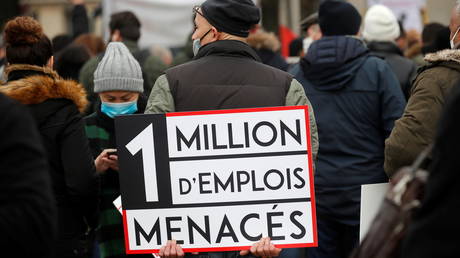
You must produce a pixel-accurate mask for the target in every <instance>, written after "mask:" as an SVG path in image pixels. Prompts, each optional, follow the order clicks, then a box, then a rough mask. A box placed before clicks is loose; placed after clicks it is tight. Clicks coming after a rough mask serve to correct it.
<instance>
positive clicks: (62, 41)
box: [51, 34, 72, 53]
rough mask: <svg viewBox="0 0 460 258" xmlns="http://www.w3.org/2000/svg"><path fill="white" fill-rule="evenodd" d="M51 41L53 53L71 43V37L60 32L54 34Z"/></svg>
mask: <svg viewBox="0 0 460 258" xmlns="http://www.w3.org/2000/svg"><path fill="white" fill-rule="evenodd" d="M51 43H52V45H53V53H59V51H61V50H63V49H64V48H66V47H67V46H69V45H70V44H72V37H71V36H69V35H67V34H60V35H57V36H55V37H54V38H53V39H52V40H51Z"/></svg>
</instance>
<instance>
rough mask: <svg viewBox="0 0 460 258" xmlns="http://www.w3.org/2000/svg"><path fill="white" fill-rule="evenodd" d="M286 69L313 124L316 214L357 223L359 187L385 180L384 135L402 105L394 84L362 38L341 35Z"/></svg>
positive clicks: (314, 46)
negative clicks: (315, 135)
mask: <svg viewBox="0 0 460 258" xmlns="http://www.w3.org/2000/svg"><path fill="white" fill-rule="evenodd" d="M291 73H292V74H293V75H294V76H295V78H296V79H297V80H298V81H299V82H300V83H302V85H303V87H304V89H305V93H306V94H307V96H308V98H309V100H310V102H311V103H312V105H313V109H314V110H315V116H316V123H317V126H318V136H319V140H320V146H319V152H318V159H317V162H316V173H315V192H316V204H317V213H318V215H319V216H322V217H327V218H329V219H333V220H336V221H339V222H341V223H346V224H349V225H358V224H359V207H360V199H361V198H360V197H361V194H360V189H361V185H362V184H372V183H382V182H385V181H387V180H388V178H387V176H386V175H385V173H384V170H383V162H384V156H383V153H384V146H385V138H387V137H388V136H389V135H390V132H391V130H392V128H393V125H394V121H395V120H396V119H398V118H399V117H401V115H402V113H403V111H404V106H405V99H404V95H403V93H402V91H401V87H400V86H399V82H398V80H397V79H396V77H395V75H394V74H393V72H392V71H391V70H390V67H389V66H388V65H387V64H386V63H385V61H383V60H381V59H379V58H377V57H374V56H371V55H369V50H368V49H367V48H366V47H365V45H364V43H363V42H362V41H360V40H359V39H356V38H352V37H345V36H336V37H325V38H323V39H321V40H319V41H316V42H315V43H313V44H312V45H311V47H310V49H309V51H308V54H307V56H305V57H304V58H302V60H301V62H300V64H298V65H296V66H295V67H294V68H293V69H292V70H291Z"/></svg>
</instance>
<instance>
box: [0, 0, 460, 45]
mask: <svg viewBox="0 0 460 258" xmlns="http://www.w3.org/2000/svg"><path fill="white" fill-rule="evenodd" d="M152 1H154V0H152ZM171 1H174V0H171ZM320 1H324V0H257V1H256V2H257V3H258V4H259V5H260V6H261V8H262V25H263V26H264V27H265V28H266V30H269V31H274V32H278V29H279V25H280V24H282V25H284V26H287V27H289V28H290V29H291V30H292V31H293V32H294V33H296V34H300V33H301V31H300V20H301V19H303V18H304V17H307V16H308V15H310V14H311V13H313V12H315V11H316V10H317V8H318V6H319V3H320ZM368 1H369V0H349V2H351V3H353V4H354V5H355V6H356V7H357V8H358V9H359V10H360V12H361V13H362V14H364V13H365V12H366V10H367V8H368ZM426 1H427V5H426V7H427V8H426V10H427V15H426V17H427V22H434V21H435V22H440V23H442V24H446V25H447V24H448V23H449V17H450V10H451V8H452V6H453V5H454V4H455V2H456V0H442V1H440V0H426ZM101 2H102V0H85V3H86V5H87V9H88V11H89V17H90V24H91V25H90V26H91V28H90V29H91V31H93V32H95V33H96V34H98V35H102V24H101V23H100V21H98V19H96V18H94V17H93V13H94V11H95V10H96V9H97V8H98V7H99V6H100V5H101ZM71 8H72V5H71V4H70V0H2V8H1V9H2V10H0V18H1V19H2V22H5V21H6V20H7V19H8V18H11V17H14V16H16V15H19V14H25V15H31V16H33V17H35V18H36V19H38V20H39V21H40V22H41V23H42V24H43V27H44V29H45V33H46V34H47V35H48V36H49V37H50V38H52V37H54V36H56V35H59V34H62V33H68V32H70V31H71V30H70V20H71V16H70V12H71ZM2 25H3V24H2Z"/></svg>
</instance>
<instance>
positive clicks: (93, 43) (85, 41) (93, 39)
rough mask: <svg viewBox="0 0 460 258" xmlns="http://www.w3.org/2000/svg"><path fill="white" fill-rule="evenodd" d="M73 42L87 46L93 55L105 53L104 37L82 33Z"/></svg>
mask: <svg viewBox="0 0 460 258" xmlns="http://www.w3.org/2000/svg"><path fill="white" fill-rule="evenodd" d="M73 43H74V44H76V45H82V46H85V47H86V48H87V49H88V51H89V54H90V56H91V57H95V56H98V55H100V54H103V53H104V51H105V43H104V41H103V40H102V38H101V37H99V36H96V35H94V34H91V33H86V34H81V35H80V36H78V37H77V38H76V39H75V40H74V41H73Z"/></svg>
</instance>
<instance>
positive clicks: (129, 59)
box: [94, 42, 144, 93]
mask: <svg viewBox="0 0 460 258" xmlns="http://www.w3.org/2000/svg"><path fill="white" fill-rule="evenodd" d="M117 90H121V91H134V92H140V93H142V92H143V91H144V80H143V79H142V70H141V66H140V65H139V63H138V62H137V60H136V59H135V58H134V57H133V56H132V55H131V53H130V52H129V50H128V48H127V47H126V46H125V45H124V44H123V43H121V42H111V43H110V44H109V45H108V46H107V50H106V51H105V55H104V58H102V60H101V61H100V62H99V64H98V65H97V69H96V71H95V72H94V92H95V93H99V92H104V91H117Z"/></svg>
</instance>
